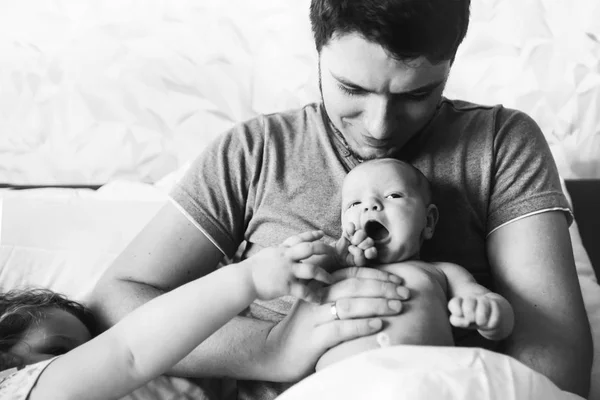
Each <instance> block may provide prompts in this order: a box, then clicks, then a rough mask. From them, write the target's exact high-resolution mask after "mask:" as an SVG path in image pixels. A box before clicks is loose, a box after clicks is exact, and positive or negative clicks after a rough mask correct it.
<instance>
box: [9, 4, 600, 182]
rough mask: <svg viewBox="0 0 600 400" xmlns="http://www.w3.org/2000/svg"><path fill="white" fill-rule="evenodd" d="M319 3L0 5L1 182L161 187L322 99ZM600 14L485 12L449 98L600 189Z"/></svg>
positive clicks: (545, 8) (591, 8) (583, 7)
mask: <svg viewBox="0 0 600 400" xmlns="http://www.w3.org/2000/svg"><path fill="white" fill-rule="evenodd" d="M309 3H310V1H309V0H294V1H281V0H254V1H246V0H194V1H171V2H168V1H162V0H146V1H133V0H46V1H39V0H19V1H2V2H0V54H1V55H2V56H1V57H0V88H1V90H2V96H0V183H11V184H102V183H105V182H108V181H109V180H111V179H116V178H120V179H132V180H138V181H143V182H156V181H157V180H159V179H160V178H162V177H163V176H165V175H167V174H168V173H169V172H171V171H174V170H176V169H177V167H179V166H181V165H182V164H183V163H185V162H186V161H189V160H190V159H191V158H193V157H194V156H195V155H196V154H197V153H198V152H200V151H201V150H202V149H203V148H204V147H205V146H206V144H207V143H208V142H210V141H211V140H212V139H213V138H214V137H215V136H217V135H218V134H220V133H221V132H223V131H224V130H225V129H227V128H229V127H231V126H232V125H233V124H234V123H236V122H238V121H242V120H245V119H248V118H251V117H253V116H255V115H256V114H258V113H269V112H274V111H280V110H284V109H288V108H292V107H299V106H302V105H303V104H305V103H307V102H310V101H315V100H318V99H319V92H318V87H317V55H316V52H315V50H314V44H313V41H312V36H311V33H310V26H309V22H308V5H309ZM599 38H600V3H599V2H598V1H597V0H578V1H576V2H571V1H566V0H564V1H556V0H528V1H522V0H474V1H472V20H471V26H470V29H469V32H468V35H467V39H466V41H465V43H464V44H463V46H462V48H461V49H460V53H459V55H458V58H457V61H456V63H455V65H454V69H453V71H452V73H451V77H450V81H449V83H448V88H447V90H446V94H447V95H448V96H449V97H453V98H463V99H466V100H471V101H477V102H483V103H504V104H506V105H507V106H510V107H515V108H519V109H523V110H524V111H526V112H528V113H529V114H530V115H532V116H533V117H534V118H535V119H536V120H537V122H538V123H539V124H540V125H541V127H542V129H543V131H544V133H545V135H546V137H547V138H548V140H549V142H550V143H551V145H552V149H553V151H554V154H555V157H556V158H557V162H558V164H559V167H560V172H561V174H562V175H563V177H565V178H583V177H600V42H599Z"/></svg>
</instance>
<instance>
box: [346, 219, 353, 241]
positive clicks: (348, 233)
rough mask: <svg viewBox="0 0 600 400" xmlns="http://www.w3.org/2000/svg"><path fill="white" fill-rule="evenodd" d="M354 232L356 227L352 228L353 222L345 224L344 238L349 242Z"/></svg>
mask: <svg viewBox="0 0 600 400" xmlns="http://www.w3.org/2000/svg"><path fill="white" fill-rule="evenodd" d="M355 231H356V227H355V226H354V222H346V224H345V225H344V236H346V237H347V238H348V240H350V238H351V237H352V235H354V232H355Z"/></svg>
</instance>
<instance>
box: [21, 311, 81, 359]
mask: <svg viewBox="0 0 600 400" xmlns="http://www.w3.org/2000/svg"><path fill="white" fill-rule="evenodd" d="M90 339H91V335H90V332H89V331H88V330H87V328H86V327H85V325H84V324H83V323H82V322H81V321H80V320H79V319H78V318H77V317H75V316H74V315H73V314H71V313H69V312H67V311H65V310H61V309H58V308H50V309H48V310H47V311H46V312H45V318H44V319H43V320H42V321H40V322H39V323H38V324H35V325H32V326H31V327H30V328H29V330H28V331H27V332H26V333H25V336H24V337H23V339H22V340H21V341H20V342H18V343H17V344H15V345H14V346H13V347H12V348H11V349H10V352H11V353H12V354H15V355H17V356H19V357H21V358H22V359H23V361H24V362H25V364H27V365H28V364H34V363H36V362H39V361H42V360H47V359H49V358H52V357H54V356H57V355H61V354H65V353H67V352H69V351H71V350H73V349H74V348H75V347H77V346H80V345H82V344H83V343H85V342H87V341H88V340H90Z"/></svg>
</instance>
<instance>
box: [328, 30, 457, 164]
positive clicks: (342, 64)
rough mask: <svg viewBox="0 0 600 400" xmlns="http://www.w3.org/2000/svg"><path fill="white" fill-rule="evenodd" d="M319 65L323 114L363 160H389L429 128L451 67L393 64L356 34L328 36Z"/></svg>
mask: <svg viewBox="0 0 600 400" xmlns="http://www.w3.org/2000/svg"><path fill="white" fill-rule="evenodd" d="M319 63H320V65H319V67H320V79H321V94H322V96H323V103H324V105H325V109H326V110H327V114H328V115H329V118H330V119H331V121H332V122H333V124H334V125H335V127H336V128H337V129H338V130H339V131H340V132H341V133H342V134H343V136H344V138H345V139H346V141H347V142H348V145H349V146H350V147H351V149H352V150H353V152H354V153H355V154H356V155H357V156H359V157H360V158H362V159H365V160H368V159H374V158H383V157H387V156H390V155H392V154H393V153H394V152H396V151H397V150H399V149H400V148H402V146H404V145H405V144H406V142H408V140H409V139H410V138H412V137H413V136H414V135H415V134H416V133H418V132H419V131H420V130H421V129H422V128H423V127H424V126H425V125H426V124H427V122H429V120H430V119H431V117H432V116H433V114H434V112H435V110H436V107H437V105H438V104H439V102H440V99H441V96H442V92H443V89H444V85H445V83H446V80H447V78H448V73H449V71H450V64H451V62H450V61H449V60H448V61H442V62H440V63H438V64H431V63H430V62H429V61H427V59H425V58H424V57H420V58H418V59H416V60H412V61H399V60H396V59H394V58H392V57H391V56H390V55H388V54H387V53H386V51H385V50H384V49H383V47H381V46H380V45H378V44H375V43H372V42H369V41H367V40H366V39H364V38H363V37H362V36H360V35H358V34H346V35H341V36H335V35H334V37H333V38H332V39H331V40H330V41H329V42H328V43H327V45H326V46H324V47H323V48H322V50H321V53H320V61H319Z"/></svg>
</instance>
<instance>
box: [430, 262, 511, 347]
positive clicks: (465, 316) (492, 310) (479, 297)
mask: <svg viewBox="0 0 600 400" xmlns="http://www.w3.org/2000/svg"><path fill="white" fill-rule="evenodd" d="M435 265H436V266H437V267H438V268H439V269H440V270H441V271H442V272H443V273H444V274H445V275H446V279H447V282H448V291H449V294H448V296H449V297H450V301H449V302H448V310H450V323H451V324H452V325H453V326H456V327H459V328H472V329H477V331H478V332H479V333H480V334H481V336H483V337H485V338H486V339H489V340H502V339H505V338H506V337H507V336H508V335H510V334H511V332H512V330H513V327H514V321H515V317H514V312H513V309H512V307H511V305H510V303H509V302H508V301H507V300H506V299H505V298H504V297H502V296H500V295H499V294H497V293H493V292H491V291H490V290H488V289H487V288H485V287H484V286H481V285H480V284H478V283H477V282H476V281H475V278H473V276H472V275H471V274H470V273H469V272H468V271H467V270H466V269H464V268H462V267H460V266H458V265H456V264H451V263H437V264H435Z"/></svg>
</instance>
